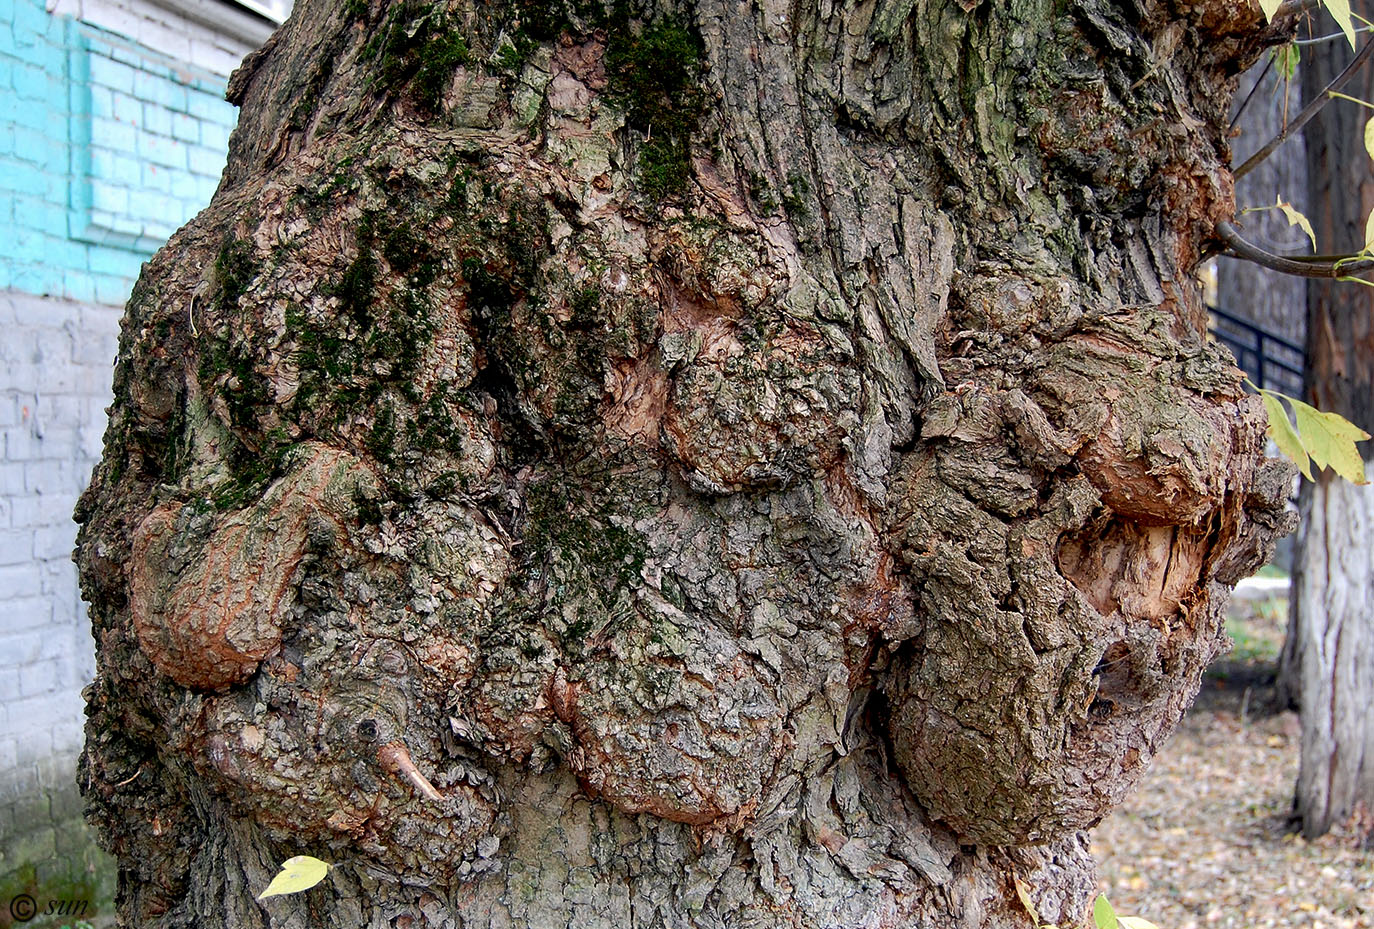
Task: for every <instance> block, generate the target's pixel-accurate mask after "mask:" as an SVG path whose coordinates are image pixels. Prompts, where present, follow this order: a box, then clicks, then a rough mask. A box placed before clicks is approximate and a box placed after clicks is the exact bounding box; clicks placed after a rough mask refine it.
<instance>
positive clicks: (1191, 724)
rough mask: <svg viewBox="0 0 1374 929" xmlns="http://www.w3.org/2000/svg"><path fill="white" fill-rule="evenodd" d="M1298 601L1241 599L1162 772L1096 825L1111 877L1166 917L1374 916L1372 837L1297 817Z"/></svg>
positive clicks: (1282, 921)
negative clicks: (1291, 655)
mask: <svg viewBox="0 0 1374 929" xmlns="http://www.w3.org/2000/svg"><path fill="white" fill-rule="evenodd" d="M1285 621H1286V604H1285V603H1283V602H1281V601H1274V600H1268V601H1260V602H1259V603H1242V602H1238V603H1237V604H1236V606H1235V607H1233V610H1232V616H1231V619H1230V620H1229V622H1228V629H1229V631H1230V632H1231V635H1232V637H1233V638H1234V639H1235V641H1236V647H1235V649H1233V650H1232V652H1231V654H1230V655H1227V656H1225V657H1223V658H1222V659H1221V660H1220V661H1218V662H1217V663H1216V664H1214V665H1213V666H1212V668H1211V669H1210V670H1209V671H1208V674H1207V678H1206V680H1205V681H1204V683H1203V690H1202V693H1201V694H1199V696H1198V701H1197V703H1196V705H1195V706H1194V708H1193V710H1192V711H1191V712H1190V713H1189V715H1188V717H1187V718H1186V719H1185V720H1184V721H1183V723H1182V724H1181V725H1180V727H1179V730H1178V731H1177V732H1176V733H1175V734H1174V736H1173V737H1172V738H1171V739H1170V740H1169V742H1168V744H1166V745H1165V746H1164V747H1163V749H1162V750H1161V751H1160V753H1159V754H1158V756H1156V758H1155V761H1154V764H1153V766H1152V768H1151V770H1150V772H1149V773H1148V774H1147V775H1146V776H1145V778H1144V780H1143V781H1142V782H1141V784H1140V786H1139V787H1138V788H1137V789H1136V791H1135V792H1134V793H1133V794H1132V795H1131V796H1130V797H1129V798H1128V799H1127V800H1126V802H1125V803H1124V804H1123V805H1122V807H1121V808H1120V809H1119V810H1117V812H1116V813H1114V814H1113V815H1112V816H1111V817H1110V818H1108V819H1107V820H1106V821H1105V822H1103V823H1102V825H1101V826H1099V827H1098V828H1097V830H1096V831H1095V832H1094V833H1093V837H1092V838H1093V853H1094V854H1095V855H1096V857H1097V860H1098V864H1099V871H1100V883H1101V890H1102V892H1103V893H1105V894H1106V895H1107V897H1108V898H1109V899H1110V900H1111V901H1112V903H1113V905H1114V906H1115V907H1116V910H1117V912H1119V913H1131V914H1134V915H1139V916H1144V917H1146V918H1148V919H1150V920H1152V921H1153V922H1155V923H1157V924H1158V925H1159V926H1160V927H1161V929H1206V927H1213V926H1215V927H1219V929H1230V927H1236V929H1240V927H1245V929H1267V927H1288V926H1303V927H1311V929H1374V849H1360V848H1358V847H1357V843H1356V842H1355V841H1354V839H1353V838H1352V833H1353V832H1354V829H1352V828H1350V827H1347V828H1346V829H1344V830H1337V831H1336V832H1334V833H1332V834H1331V835H1327V836H1324V837H1322V838H1321V839H1318V840H1316V841H1312V842H1308V841H1305V840H1304V839H1303V838H1302V836H1301V835H1298V834H1297V833H1295V832H1294V831H1293V827H1292V823H1291V822H1290V816H1289V814H1290V811H1291V809H1292V799H1293V786H1294V784H1296V783H1297V777H1298V739H1299V731H1298V719H1297V717H1296V716H1295V715H1294V714H1293V713H1291V712H1287V711H1278V710H1277V709H1276V707H1275V700H1274V671H1275V659H1276V657H1277V655H1278V650H1279V646H1280V645H1282V642H1283V629H1284V623H1285Z"/></svg>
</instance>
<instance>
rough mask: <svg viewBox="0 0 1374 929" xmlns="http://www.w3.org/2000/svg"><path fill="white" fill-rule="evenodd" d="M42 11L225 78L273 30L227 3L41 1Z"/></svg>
mask: <svg viewBox="0 0 1374 929" xmlns="http://www.w3.org/2000/svg"><path fill="white" fill-rule="evenodd" d="M47 7H48V12H50V13H59V14H62V15H64V16H71V17H73V18H75V19H79V20H81V21H82V22H85V23H90V24H91V25H93V26H99V27H101V28H102V29H108V30H110V31H111V32H114V33H118V34H119V35H122V36H125V37H127V38H130V39H133V40H134V41H136V42H139V43H140V44H142V45H146V46H147V47H148V48H151V49H156V50H157V51H159V52H162V53H163V54H164V55H168V56H170V57H172V58H176V59H177V60H179V61H185V62H189V63H190V64H193V65H196V66H198V67H201V68H204V69H205V70H207V71H212V72H214V73H215V74H220V75H224V76H226V77H227V76H228V75H229V74H230V73H231V72H232V71H233V70H234V69H235V68H237V67H238V66H239V62H240V61H242V60H243V56H244V55H246V54H248V53H249V52H250V51H252V50H253V49H255V48H257V47H258V46H259V45H261V44H262V43H263V42H265V41H266V40H267V37H268V36H269V35H271V34H272V29H273V25H272V24H271V23H270V22H269V21H268V20H266V19H265V18H263V17H261V16H257V15H255V14H253V13H250V12H248V11H247V10H245V9H243V8H242V7H240V6H238V5H237V4H234V3H232V2H228V0H47Z"/></svg>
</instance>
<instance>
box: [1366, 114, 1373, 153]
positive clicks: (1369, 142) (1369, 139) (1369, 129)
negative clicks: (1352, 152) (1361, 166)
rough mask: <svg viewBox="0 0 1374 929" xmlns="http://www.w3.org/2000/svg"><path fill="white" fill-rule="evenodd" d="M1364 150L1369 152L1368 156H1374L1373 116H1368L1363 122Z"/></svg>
mask: <svg viewBox="0 0 1374 929" xmlns="http://www.w3.org/2000/svg"><path fill="white" fill-rule="evenodd" d="M1364 150H1365V151H1366V152H1368V153H1369V157H1370V158H1374V118H1370V119H1369V120H1368V121H1366V122H1365V124H1364Z"/></svg>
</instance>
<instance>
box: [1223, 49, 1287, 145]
mask: <svg viewBox="0 0 1374 929" xmlns="http://www.w3.org/2000/svg"><path fill="white" fill-rule="evenodd" d="M1272 67H1274V56H1273V55H1270V56H1269V60H1268V61H1266V62H1265V63H1264V70H1263V71H1261V72H1260V76H1259V77H1257V78H1255V83H1254V84H1253V85H1251V87H1250V92H1249V93H1248V94H1246V95H1245V99H1244V100H1242V101H1241V102H1240V106H1238V107H1237V108H1236V115H1235V116H1233V117H1231V125H1229V126H1227V127H1226V129H1227V131H1228V132H1229V131H1230V130H1232V129H1234V128H1236V123H1238V122H1240V114H1242V113H1244V112H1245V108H1246V107H1247V106H1249V105H1250V100H1251V99H1252V98H1253V97H1254V96H1255V91H1257V90H1259V89H1260V85H1261V84H1263V83H1264V79H1265V78H1266V77H1268V76H1269V69H1270V68H1272ZM1285 102H1287V101H1285Z"/></svg>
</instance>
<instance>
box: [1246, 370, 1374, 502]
mask: <svg viewBox="0 0 1374 929" xmlns="http://www.w3.org/2000/svg"><path fill="white" fill-rule="evenodd" d="M1259 394H1260V399H1261V400H1263V401H1264V409H1265V412H1266V413H1268V414H1269V438H1271V439H1273V440H1274V444H1275V445H1277V446H1278V447H1279V451H1280V452H1282V453H1283V454H1284V455H1286V456H1288V457H1289V458H1291V459H1292V460H1293V461H1294V462H1295V463H1296V464H1297V465H1298V468H1299V469H1301V471H1302V473H1303V476H1304V477H1306V478H1307V479H1308V480H1309V481H1310V480H1312V469H1311V467H1310V465H1309V464H1308V459H1309V458H1310V459H1311V461H1312V462H1315V463H1316V465H1317V467H1319V468H1330V469H1331V470H1333V471H1335V472H1336V473H1337V474H1338V475H1340V476H1341V477H1343V478H1345V479H1346V480H1347V481H1350V482H1351V483H1352V484H1367V483H1369V481H1368V480H1366V479H1365V473H1364V459H1363V458H1362V457H1361V456H1360V450H1359V449H1357V448H1356V447H1355V443H1356V442H1363V441H1364V440H1365V439H1368V438H1369V433H1367V432H1365V431H1364V430H1363V429H1361V428H1360V427H1359V426H1356V425H1355V424H1354V423H1352V422H1351V421H1350V420H1348V419H1346V418H1345V417H1344V416H1341V415H1340V414H1339V413H1324V412H1322V411H1321V410H1319V409H1317V408H1316V407H1314V406H1311V405H1309V404H1306V403H1303V402H1302V401H1301V400H1296V399H1294V398H1293V397H1290V396H1288V395H1286V394H1281V393H1278V392H1277V391H1273V390H1261V391H1260V392H1259ZM1282 400H1286V401H1288V405H1289V406H1291V407H1292V408H1293V414H1294V416H1295V417H1296V419H1297V428H1296V429H1294V427H1293V425H1292V424H1290V423H1289V422H1288V411H1287V410H1285V409H1284V408H1283V403H1282V402H1280V401H1282Z"/></svg>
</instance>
